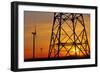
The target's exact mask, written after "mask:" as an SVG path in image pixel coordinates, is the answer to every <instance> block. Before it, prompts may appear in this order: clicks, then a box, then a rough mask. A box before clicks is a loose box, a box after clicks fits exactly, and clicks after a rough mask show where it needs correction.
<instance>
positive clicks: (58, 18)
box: [48, 13, 90, 58]
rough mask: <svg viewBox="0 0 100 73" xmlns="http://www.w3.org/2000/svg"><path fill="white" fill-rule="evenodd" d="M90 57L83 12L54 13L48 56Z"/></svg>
mask: <svg viewBox="0 0 100 73" xmlns="http://www.w3.org/2000/svg"><path fill="white" fill-rule="evenodd" d="M60 57H66V58H82V57H85V58H87V57H90V47H89V42H88V37H87V32H86V28H85V23H84V18H83V14H79V13H54V20H53V25H52V33H51V39H50V46H49V53H48V58H60Z"/></svg>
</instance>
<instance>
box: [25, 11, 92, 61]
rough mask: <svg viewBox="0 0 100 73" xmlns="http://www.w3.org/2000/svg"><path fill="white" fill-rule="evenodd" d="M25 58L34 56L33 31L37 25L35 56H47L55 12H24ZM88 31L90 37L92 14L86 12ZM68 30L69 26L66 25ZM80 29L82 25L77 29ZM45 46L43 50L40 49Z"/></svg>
mask: <svg viewBox="0 0 100 73" xmlns="http://www.w3.org/2000/svg"><path fill="white" fill-rule="evenodd" d="M24 18H25V21H24V25H25V26H24V58H25V59H30V58H32V52H33V51H32V34H31V33H32V32H34V30H35V29H34V27H35V25H36V48H35V50H36V51H35V57H37V58H41V57H47V56H48V49H49V44H50V36H51V29H52V24H53V23H52V21H53V13H49V12H33V11H25V12H24ZM84 18H85V24H86V25H85V26H86V31H87V33H88V38H90V37H89V36H90V16H89V15H88V14H84ZM66 29H67V30H68V28H67V27H66ZM78 30H80V26H79V27H78V29H77V31H78ZM41 48H43V50H42V52H41V51H40V50H41Z"/></svg>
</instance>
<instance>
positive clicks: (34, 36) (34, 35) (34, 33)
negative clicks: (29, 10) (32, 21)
mask: <svg viewBox="0 0 100 73" xmlns="http://www.w3.org/2000/svg"><path fill="white" fill-rule="evenodd" d="M32 35H33V59H34V58H35V39H36V26H35V32H32Z"/></svg>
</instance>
